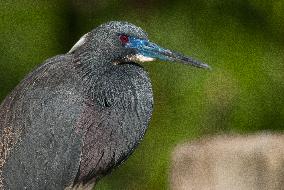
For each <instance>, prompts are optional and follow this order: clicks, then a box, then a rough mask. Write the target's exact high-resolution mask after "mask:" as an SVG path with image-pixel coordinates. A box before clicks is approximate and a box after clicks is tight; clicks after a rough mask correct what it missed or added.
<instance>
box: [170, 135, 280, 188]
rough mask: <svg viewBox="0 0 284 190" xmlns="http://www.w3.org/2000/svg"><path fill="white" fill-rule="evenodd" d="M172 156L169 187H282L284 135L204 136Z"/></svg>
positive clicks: (182, 146) (175, 151)
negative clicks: (204, 137)
mask: <svg viewBox="0 0 284 190" xmlns="http://www.w3.org/2000/svg"><path fill="white" fill-rule="evenodd" d="M172 157H173V158H172V166H171V176H170V177H171V179H170V180H171V189H172V190H284V135H272V134H259V135H251V136H233V137H232V136H231V137H230V136H225V137H224V136H221V137H214V138H207V139H203V140H200V141H196V142H193V143H189V144H183V145H180V146H178V147H177V148H176V149H175V150H174V152H173V156H172Z"/></svg>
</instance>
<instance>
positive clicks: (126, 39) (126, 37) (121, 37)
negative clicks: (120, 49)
mask: <svg viewBox="0 0 284 190" xmlns="http://www.w3.org/2000/svg"><path fill="white" fill-rule="evenodd" d="M119 39H120V41H121V43H123V44H126V43H127V42H129V39H128V36H126V35H120V36H119Z"/></svg>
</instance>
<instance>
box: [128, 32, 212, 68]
mask: <svg viewBox="0 0 284 190" xmlns="http://www.w3.org/2000/svg"><path fill="white" fill-rule="evenodd" d="M125 46H126V47H128V48H134V49H136V50H137V52H138V54H137V57H138V58H139V57H140V59H141V60H140V61H153V60H154V59H160V60H162V61H172V62H179V63H182V64H186V65H191V66H194V67H198V68H206V69H210V66H209V65H207V64H205V63H202V62H200V61H197V60H194V59H193V58H191V57H187V56H185V55H182V54H181V53H177V52H174V51H171V50H168V49H164V48H162V47H160V46H158V45H157V44H155V43H152V42H150V41H149V40H145V39H139V38H135V37H129V42H128V43H127V44H126V45H125Z"/></svg>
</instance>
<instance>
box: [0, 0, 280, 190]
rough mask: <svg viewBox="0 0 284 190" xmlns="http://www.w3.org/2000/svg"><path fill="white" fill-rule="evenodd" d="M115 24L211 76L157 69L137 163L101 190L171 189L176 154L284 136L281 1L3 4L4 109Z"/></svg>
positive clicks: (7, 0)
mask: <svg viewBox="0 0 284 190" xmlns="http://www.w3.org/2000/svg"><path fill="white" fill-rule="evenodd" d="M110 20H126V21H129V22H132V23H134V24H136V25H138V26H141V27H142V28H143V29H144V30H145V31H146V32H148V34H149V37H150V39H151V40H152V41H154V42H156V43H158V44H160V45H161V46H163V47H167V48H170V49H174V50H177V51H180V52H183V53H184V54H187V55H191V56H193V57H195V58H197V59H199V60H202V61H203V62H206V63H208V64H209V65H211V67H212V68H213V70H212V71H208V70H200V69H195V68H192V67H187V66H184V65H178V64H173V63H161V62H153V63H146V64H144V67H145V68H146V69H147V70H148V71H149V73H150V76H151V79H152V84H153V88H154V95H155V106H154V114H153V117H152V121H151V125H150V127H149V129H148V132H147V134H146V136H145V139H144V140H143V142H142V143H141V144H140V146H139V147H138V149H137V150H136V151H135V153H134V154H133V155H132V156H131V157H130V158H129V159H128V160H127V161H126V162H125V163H124V164H123V165H122V166H120V167H119V168H118V169H116V170H115V171H113V172H112V173H111V174H110V175H108V176H107V177H105V178H104V179H102V180H101V181H100V182H99V183H98V185H97V189H99V190H114V189H115V190H117V189H119V190H120V189H121V190H125V189H126V190H127V189H129V190H134V189H135V190H140V189H141V190H145V189H149V190H159V189H168V188H169V175H168V173H169V168H170V158H171V151H172V150H173V148H174V147H175V146H176V145H177V144H179V143H182V142H185V141H189V140H193V139H196V138H201V137H202V136H205V135H212V134H224V133H225V134H227V133H241V134H243V133H254V132H259V131H283V129H284V82H283V81H284V0H273V1H272V0H267V1H264V0H237V1H236V0H175V1H169V0H140V1H131V0H87V1H79V0H73V1H67V0H53V1H51V0H49V1H47V0H46V1H43V0H42V1H31V0H21V1H19V0H18V1H16V0H1V2H0V99H1V100H3V99H4V97H5V96H6V95H7V94H8V93H9V92H10V91H11V90H12V89H13V88H14V87H15V86H16V85H17V84H18V83H19V81H20V80H21V79H22V78H23V77H24V76H25V75H26V74H27V73H28V72H29V71H31V70H32V69H33V68H34V67H35V66H36V65H38V64H40V63H41V62H43V61H44V60H45V59H47V58H49V57H52V56H54V55H57V54H62V53H65V52H67V51H68V50H69V49H70V48H71V47H72V45H73V44H74V43H75V42H76V41H77V40H78V39H79V38H80V36H82V35H83V34H85V33H87V32H88V31H90V30H91V29H93V28H95V27H96V26H98V25H99V24H102V23H104V22H107V21H110Z"/></svg>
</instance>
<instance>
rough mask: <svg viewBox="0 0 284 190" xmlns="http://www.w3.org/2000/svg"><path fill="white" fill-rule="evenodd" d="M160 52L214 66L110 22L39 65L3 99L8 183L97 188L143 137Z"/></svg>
mask: <svg viewBox="0 0 284 190" xmlns="http://www.w3.org/2000/svg"><path fill="white" fill-rule="evenodd" d="M155 58H158V59H161V60H166V61H177V62H181V63H184V64H190V65H193V66H196V67H204V68H206V67H208V66H207V65H206V64H203V63H200V62H197V61H194V60H192V59H191V58H189V57H185V56H183V55H181V54H178V53H175V52H172V51H170V50H167V49H163V48H161V47H159V46H158V45H156V44H154V43H151V42H150V41H149V40H148V38H147V34H146V33H145V32H144V31H143V30H142V29H141V28H139V27H137V26H134V25H132V24H130V23H127V22H109V23H106V24H103V25H101V26H99V27H97V28H96V29H94V30H92V31H91V32H89V33H87V34H86V35H84V36H83V37H82V38H81V39H80V40H79V41H78V42H77V43H76V44H75V45H74V47H73V48H72V49H71V50H70V51H69V52H68V53H66V54H64V55H58V56H55V57H54V58H51V59H48V60H47V61H45V62H44V63H43V64H41V65H40V66H39V67H38V68H36V69H35V70H34V71H32V72H31V73H30V74H29V75H28V76H27V77H25V79H23V81H22V82H21V83H20V84H19V85H18V86H17V87H16V88H15V89H14V90H13V91H12V92H11V94H10V95H8V96H7V97H6V99H5V100H4V101H3V102H2V104H1V106H0V189H12V190H13V189H29V190H38V189H76V188H81V187H82V188H87V187H89V188H91V187H92V186H93V184H94V183H95V182H96V181H97V180H98V179H99V178H101V177H102V176H104V175H106V174H107V173H108V172H110V170H111V169H112V168H114V167H115V166H117V165H119V164H120V163H121V162H122V161H123V160H125V159H126V158H127V157H128V156H129V155H130V154H131V153H132V152H133V150H134V149H135V147H136V146H137V145H138V143H139V142H140V141H141V139H142V138H143V136H144V134H145V131H146V129H147V126H148V124H149V120H150V117H151V114H152V109H153V94H152V88H151V82H150V79H149V76H148V74H147V72H146V71H145V70H144V69H143V67H142V66H141V65H139V64H138V62H141V61H142V62H143V61H152V60H154V59H155Z"/></svg>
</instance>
